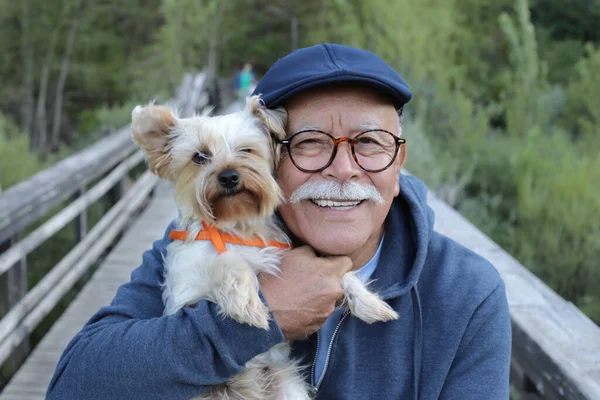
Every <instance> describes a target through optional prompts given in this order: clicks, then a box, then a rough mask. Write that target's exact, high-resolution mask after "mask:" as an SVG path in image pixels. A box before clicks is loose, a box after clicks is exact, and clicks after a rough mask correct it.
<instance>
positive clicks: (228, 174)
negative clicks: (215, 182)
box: [219, 169, 240, 189]
mask: <svg viewBox="0 0 600 400" xmlns="http://www.w3.org/2000/svg"><path fill="white" fill-rule="evenodd" d="M219 183H220V184H221V186H223V187H224V188H225V189H233V188H235V187H236V186H237V185H239V183H240V174H239V173H238V172H237V171H236V170H234V169H226V170H225V171H223V172H221V173H220V174H219Z"/></svg>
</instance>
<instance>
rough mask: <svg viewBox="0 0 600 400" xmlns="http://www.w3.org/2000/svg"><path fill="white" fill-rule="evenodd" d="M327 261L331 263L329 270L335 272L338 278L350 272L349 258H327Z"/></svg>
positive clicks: (351, 266) (350, 262) (350, 263)
mask: <svg viewBox="0 0 600 400" xmlns="http://www.w3.org/2000/svg"><path fill="white" fill-rule="evenodd" d="M327 259H328V260H329V261H331V268H332V269H333V271H335V273H336V275H337V277H338V278H341V277H342V276H344V274H345V273H347V272H350V271H352V268H353V265H352V260H351V259H350V257H346V256H329V257H327Z"/></svg>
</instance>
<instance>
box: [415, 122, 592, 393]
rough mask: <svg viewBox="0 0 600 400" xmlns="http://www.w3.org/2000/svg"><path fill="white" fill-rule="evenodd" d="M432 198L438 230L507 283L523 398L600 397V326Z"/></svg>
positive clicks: (514, 372) (515, 372) (514, 365)
mask: <svg viewBox="0 0 600 400" xmlns="http://www.w3.org/2000/svg"><path fill="white" fill-rule="evenodd" d="M409 134H410V133H409ZM428 203H429V205H430V206H431V207H432V208H433V210H434V211H435V216H436V218H435V220H436V222H435V230H436V231H438V232H440V233H442V234H444V235H446V236H448V237H450V238H451V239H453V240H455V241H457V242H458V243H460V244H462V245H463V246H465V247H468V248H470V249H471V250H473V251H474V252H476V253H478V254H480V255H482V256H483V257H485V258H486V259H488V260H489V261H490V262H491V263H492V264H494V266H495V267H496V269H497V270H498V272H499V273H500V275H501V277H502V279H503V280H504V282H505V284H506V293H507V297H508V303H509V307H510V315H511V321H512V358H511V384H512V386H513V388H515V389H516V390H517V392H518V395H519V397H520V399H521V400H526V399H550V400H554V399H586V400H598V399H600V328H599V327H598V326H597V325H596V324H594V323H593V322H592V321H591V320H590V319H589V318H588V317H587V316H585V315H584V314H583V313H582V312H581V311H580V310H579V309H578V308H577V307H575V306H574V305H573V304H572V303H570V302H568V301H566V300H565V299H563V298H562V297H560V296H559V295H558V294H556V293H555V292H554V291H552V289H550V288H549V287H548V286H547V285H546V284H544V283H543V282H542V281H541V280H540V279H539V278H537V277H536V276H535V275H534V274H532V273H531V272H530V271H529V270H528V269H527V268H525V267H524V266H523V265H521V264H520V263H519V262H518V261H517V260H515V259H514V258H513V257H511V256H510V254H508V253H507V252H506V251H504V250H503V249H502V248H500V246H498V245H497V244H496V243H494V242H493V241H492V240H491V239H490V238H488V237H487V236H486V235H485V234H483V233H482V232H481V231H480V230H479V229H477V228H476V227H475V226H473V225H472V224H471V223H469V222H468V221H467V220H466V219H465V218H464V217H463V216H461V215H460V214H459V213H458V212H457V211H456V210H454V209H453V208H451V207H450V206H448V205H447V204H446V203H444V202H442V201H441V200H439V199H437V198H436V197H435V196H433V195H430V196H429V199H428ZM590 262H596V260H590ZM599 290H600V288H599Z"/></svg>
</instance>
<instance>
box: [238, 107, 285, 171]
mask: <svg viewBox="0 0 600 400" xmlns="http://www.w3.org/2000/svg"><path fill="white" fill-rule="evenodd" d="M246 110H247V111H248V112H249V113H250V114H252V115H254V116H255V117H257V118H258V119H259V120H260V121H261V122H262V124H263V127H264V129H265V131H266V132H268V134H269V136H270V140H271V147H272V150H273V151H272V155H273V164H274V165H273V168H277V166H278V163H279V158H280V147H281V146H280V144H279V141H280V140H282V139H284V138H285V137H286V132H285V126H286V124H287V117H288V115H287V111H286V109H285V108H283V107H277V108H274V109H270V108H267V107H266V106H265V105H264V103H263V101H262V100H261V99H260V96H250V97H248V99H247V100H246Z"/></svg>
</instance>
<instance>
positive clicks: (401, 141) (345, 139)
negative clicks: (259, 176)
mask: <svg viewBox="0 0 600 400" xmlns="http://www.w3.org/2000/svg"><path fill="white" fill-rule="evenodd" d="M306 132H318V133H322V134H324V135H327V136H329V137H330V138H331V139H332V140H333V151H332V152H331V157H330V158H329V161H327V163H326V164H325V165H324V166H323V167H321V168H319V169H314V170H312V169H305V168H302V167H300V166H298V164H296V161H294V157H292V149H291V142H292V139H294V137H296V136H298V135H300V134H301V133H306ZM370 132H385V133H387V134H389V135H391V136H392V137H393V138H394V144H395V145H396V148H395V149H394V156H393V157H392V159H391V160H390V162H389V164H387V165H386V166H385V167H383V168H379V169H367V168H365V167H363V166H362V165H360V162H359V161H358V158H357V157H356V151H355V150H354V143H356V142H357V141H358V139H359V138H360V137H361V136H362V135H364V134H366V133H370ZM342 142H348V144H349V145H350V150H351V153H352V158H354V161H355V162H356V165H358V166H359V167H360V168H362V169H363V170H365V171H367V172H381V171H385V170H386V169H388V168H389V167H390V166H391V165H392V164H393V163H394V161H396V157H398V150H400V146H402V145H403V144H405V143H406V139H404V138H400V137H398V136H396V135H395V134H393V133H392V132H390V131H386V130H385V129H370V130H368V131H364V132H361V133H359V134H358V135H356V136H355V137H353V138H349V137H340V138H336V137H334V136H332V135H330V134H329V133H327V132H323V131H320V130H317V129H305V130H302V131H300V132H296V133H294V134H293V135H292V136H290V137H289V138H287V139H281V140H279V143H281V144H283V145H285V146H286V149H287V151H288V154H289V156H290V159H291V160H292V163H293V164H294V166H295V167H296V168H298V169H299V170H300V171H302V172H306V173H315V172H321V171H323V170H324V169H326V168H327V167H329V166H330V165H331V163H332V162H333V160H334V159H335V156H336V155H337V149H338V144H340V143H342Z"/></svg>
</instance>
